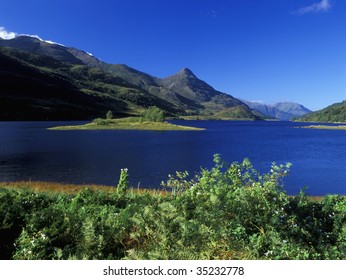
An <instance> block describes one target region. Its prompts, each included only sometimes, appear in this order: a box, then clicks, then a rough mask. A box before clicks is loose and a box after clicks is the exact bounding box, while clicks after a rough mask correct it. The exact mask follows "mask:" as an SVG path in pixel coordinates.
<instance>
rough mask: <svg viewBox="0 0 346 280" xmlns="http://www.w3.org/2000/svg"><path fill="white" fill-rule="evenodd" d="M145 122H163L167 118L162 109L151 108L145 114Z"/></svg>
mask: <svg viewBox="0 0 346 280" xmlns="http://www.w3.org/2000/svg"><path fill="white" fill-rule="evenodd" d="M142 119H143V120H144V121H150V122H163V121H164V119H165V117H164V113H163V111H162V110H161V109H159V108H157V107H155V106H152V107H149V108H148V109H147V110H146V111H145V112H144V114H143V118H142Z"/></svg>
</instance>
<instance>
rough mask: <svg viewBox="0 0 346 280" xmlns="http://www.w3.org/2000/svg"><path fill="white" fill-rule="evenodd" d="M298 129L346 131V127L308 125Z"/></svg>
mask: <svg viewBox="0 0 346 280" xmlns="http://www.w3.org/2000/svg"><path fill="white" fill-rule="evenodd" d="M298 128H310V129H327V130H346V125H307V126H299V127H298Z"/></svg>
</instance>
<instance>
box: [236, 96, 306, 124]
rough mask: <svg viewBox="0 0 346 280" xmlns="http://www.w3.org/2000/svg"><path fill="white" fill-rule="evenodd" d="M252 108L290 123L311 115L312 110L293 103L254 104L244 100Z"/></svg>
mask: <svg viewBox="0 0 346 280" xmlns="http://www.w3.org/2000/svg"><path fill="white" fill-rule="evenodd" d="M242 101H243V102H244V103H245V104H247V105H248V106H249V107H250V108H252V109H254V110H256V111H258V112H261V113H262V114H263V115H265V116H268V117H270V118H273V119H278V120H282V121H288V120H291V119H293V118H296V117H300V116H302V115H305V114H308V113H311V110H309V109H307V108H305V107H304V106H303V105H300V104H298V103H293V102H279V103H275V104H264V103H261V102H252V101H246V100H242Z"/></svg>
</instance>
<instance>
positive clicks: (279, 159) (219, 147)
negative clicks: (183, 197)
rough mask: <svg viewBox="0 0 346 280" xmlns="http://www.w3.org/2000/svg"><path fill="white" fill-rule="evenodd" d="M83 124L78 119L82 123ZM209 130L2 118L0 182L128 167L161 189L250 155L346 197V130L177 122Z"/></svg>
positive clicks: (99, 179) (72, 177) (298, 184)
mask: <svg viewBox="0 0 346 280" xmlns="http://www.w3.org/2000/svg"><path fill="white" fill-rule="evenodd" d="M75 123H77V122H75ZM175 123H179V124H185V125H192V126H197V127H204V128H206V129H207V130H205V131H169V132H151V131H116V130H113V131H50V130H46V128H47V127H50V126H56V125H63V124H64V125H66V124H71V122H68V123H67V122H0V181H16V180H33V181H34V180H44V181H57V182H66V183H79V184H80V183H82V184H83V183H86V184H88V183H95V184H105V185H116V183H117V181H118V178H119V173H120V169H121V168H128V169H129V173H130V182H131V184H132V185H133V186H135V187H137V186H140V187H156V188H157V187H159V185H160V183H161V181H162V180H166V179H167V176H168V174H174V173H175V171H183V170H188V171H189V172H190V174H194V172H198V171H199V170H200V168H201V167H207V168H209V167H212V166H213V155H214V154H215V153H219V154H221V155H222V158H223V159H224V160H225V161H228V162H232V161H242V160H243V159H244V158H245V157H247V158H249V159H250V161H251V162H252V163H253V165H254V167H255V168H256V169H259V170H260V171H261V172H268V171H269V170H270V166H271V163H272V162H276V163H278V164H284V163H286V162H291V163H292V164H293V166H292V168H291V174H290V176H289V177H288V178H287V179H286V180H285V185H286V190H287V192H288V193H289V194H295V193H297V192H298V191H299V189H301V188H303V187H304V186H308V187H309V188H308V193H309V194H313V195H323V194H327V193H339V194H346V184H345V182H346V164H345V163H346V131H327V130H312V129H296V128H294V126H297V125H299V124H297V123H290V122H260V121H259V122H245V121H239V122H238V121H234V122H228V121H175Z"/></svg>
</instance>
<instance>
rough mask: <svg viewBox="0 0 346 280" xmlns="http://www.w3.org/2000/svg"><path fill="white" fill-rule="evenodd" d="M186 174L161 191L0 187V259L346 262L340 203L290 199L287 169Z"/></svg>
mask: <svg viewBox="0 0 346 280" xmlns="http://www.w3.org/2000/svg"><path fill="white" fill-rule="evenodd" d="M214 161H215V166H214V167H213V168H212V169H210V170H209V169H203V170H201V172H200V173H199V174H198V175H196V176H195V177H193V178H190V177H189V176H188V173H187V172H177V173H176V174H175V175H172V176H169V178H168V180H167V182H165V183H163V186H164V187H166V188H167V190H171V191H170V192H166V193H162V192H161V193H155V192H153V191H151V192H149V191H148V192H144V193H136V192H134V191H133V190H131V189H129V185H128V178H129V173H128V170H127V169H123V170H121V174H120V179H119V183H118V186H117V188H114V189H113V191H112V190H111V189H110V191H97V190H91V189H84V190H81V191H80V192H78V193H77V194H76V193H70V194H67V193H57V192H42V191H41V192H36V191H33V190H30V189H27V188H25V185H23V188H8V187H7V186H6V184H5V183H3V184H1V185H0V186H1V187H2V188H0V238H1V240H2V242H1V244H0V258H1V259H17V260H29V259H55V260H59V259H150V260H153V259H341V260H342V259H345V258H346V199H345V197H342V196H337V195H329V196H326V197H324V198H323V199H322V200H320V201H313V200H310V199H309V198H308V197H307V196H306V195H305V194H304V192H301V193H299V194H298V195H297V196H294V197H291V196H288V195H287V194H286V193H285V191H284V189H283V179H284V177H285V176H287V175H288V171H289V165H286V166H277V165H275V164H273V166H272V169H271V170H270V172H269V173H267V174H259V173H258V172H257V171H256V170H254V169H253V167H252V165H251V163H250V162H249V161H248V160H244V161H243V162H242V163H232V164H227V163H224V162H223V161H222V160H221V159H220V157H219V156H217V155H216V156H215V159H214Z"/></svg>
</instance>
